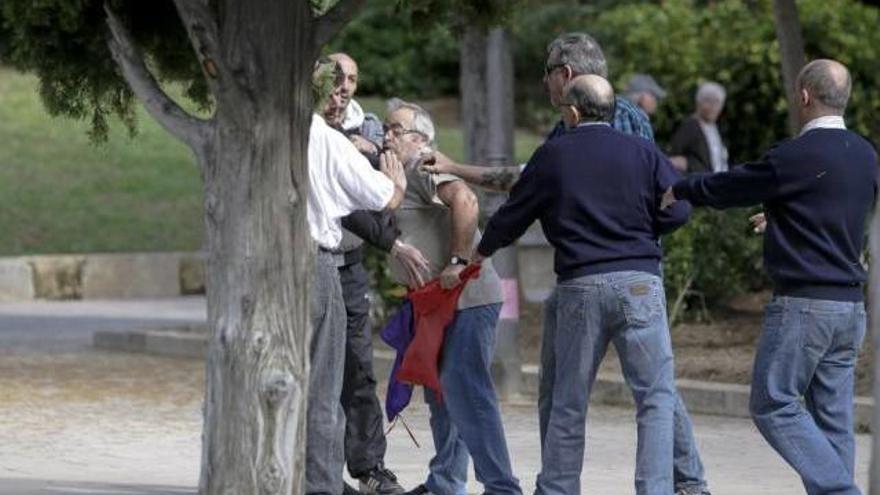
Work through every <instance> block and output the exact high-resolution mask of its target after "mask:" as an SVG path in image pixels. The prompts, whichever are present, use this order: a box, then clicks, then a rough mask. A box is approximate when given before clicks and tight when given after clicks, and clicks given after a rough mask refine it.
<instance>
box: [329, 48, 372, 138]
mask: <svg viewBox="0 0 880 495" xmlns="http://www.w3.org/2000/svg"><path fill="white" fill-rule="evenodd" d="M328 58H329V59H330V60H333V61H334V62H336V63H338V64H339V66H340V67H341V68H342V72H343V74H345V79H344V80H343V81H342V86H341V87H340V88H339V97H340V104H341V107H342V110H343V115H342V124H341V127H342V130H343V132H344V133H345V135H347V136H348V138H349V139H351V142H352V143H354V146H355V147H356V148H357V149H358V151H360V152H361V153H364V154H367V155H377V154H378V153H379V151H381V150H382V144H383V140H384V136H385V132H384V131H383V130H382V121H381V120H380V119H379V117H377V116H376V115H374V114H372V113H365V112H364V109H363V108H361V106H360V104H358V102H357V101H355V100H354V93H355V92H356V91H357V86H358V66H357V62H355V61H354V59H353V58H351V57H350V56H348V55H347V54H345V53H342V52H339V53H333V54H331V55H330V56H329V57H328Z"/></svg>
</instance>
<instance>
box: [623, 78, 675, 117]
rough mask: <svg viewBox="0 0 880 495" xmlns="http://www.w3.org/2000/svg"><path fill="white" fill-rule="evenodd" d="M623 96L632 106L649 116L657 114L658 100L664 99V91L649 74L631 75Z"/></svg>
mask: <svg viewBox="0 0 880 495" xmlns="http://www.w3.org/2000/svg"><path fill="white" fill-rule="evenodd" d="M625 96H626V99H627V100H629V101H631V102H632V104H633V105H636V106H637V107H639V108H640V109H641V110H642V111H643V112H645V114H646V115H648V116H651V115H654V113H655V112H657V105H658V104H659V103H660V100H662V99H663V98H666V90H664V89H663V88H662V87H660V85H659V84H657V81H655V80H654V78H653V77H651V75H650V74H633V76H632V77H631V78H630V79H629V84H627V86H626V92H625Z"/></svg>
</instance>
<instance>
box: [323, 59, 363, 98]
mask: <svg viewBox="0 0 880 495" xmlns="http://www.w3.org/2000/svg"><path fill="white" fill-rule="evenodd" d="M327 58H329V59H330V60H332V61H334V62H336V63H337V64H339V67H340V68H341V69H342V73H343V77H344V79H343V81H342V86H341V87H340V89H339V95H340V98H341V102H342V105H343V108H345V107H348V104H349V102H351V99H352V98H353V97H354V93H355V91H357V86H358V66H357V62H355V61H354V59H353V58H351V57H350V56H349V55H348V54H347V53H343V52H336V53H331V54H330V55H328V56H327Z"/></svg>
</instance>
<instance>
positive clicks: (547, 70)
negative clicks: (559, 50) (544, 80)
mask: <svg viewBox="0 0 880 495" xmlns="http://www.w3.org/2000/svg"><path fill="white" fill-rule="evenodd" d="M566 65H568V64H547V65H545V66H544V77H547V76H549V75H550V74H552V73H553V71H554V70H556V69H558V68H560V67H565V66H566Z"/></svg>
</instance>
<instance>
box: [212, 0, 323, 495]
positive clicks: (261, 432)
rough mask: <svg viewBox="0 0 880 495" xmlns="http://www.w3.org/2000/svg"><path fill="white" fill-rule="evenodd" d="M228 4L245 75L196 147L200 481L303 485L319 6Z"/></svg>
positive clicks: (275, 489) (227, 490) (254, 490)
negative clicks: (202, 266)
mask: <svg viewBox="0 0 880 495" xmlns="http://www.w3.org/2000/svg"><path fill="white" fill-rule="evenodd" d="M255 4H257V5H255ZM260 4H261V5H260ZM222 12H223V18H222V20H221V22H220V26H221V29H222V36H221V40H222V42H221V47H220V50H221V57H222V60H223V61H224V62H225V63H226V64H228V65H229V67H230V69H231V70H230V72H231V73H235V74H236V80H235V81H225V83H226V84H229V83H231V84H235V85H236V86H237V87H238V88H237V90H236V91H235V92H234V93H235V94H236V95H237V96H236V97H235V98H233V99H230V100H229V101H222V100H221V101H220V102H218V107H217V114H216V119H215V120H216V125H215V127H214V133H213V134H212V136H211V138H210V144H209V146H208V147H207V148H206V151H205V153H204V154H203V155H202V156H201V157H200V160H201V161H202V162H203V163H202V164H203V170H204V174H203V175H204V197H205V230H206V246H207V259H208V269H207V276H208V280H207V282H208V283H207V299H208V327H209V329H210V341H209V345H208V361H207V371H206V373H207V378H206V392H205V404H204V430H203V435H202V438H203V451H202V471H201V481H200V493H201V494H203V495H215V494H216V495H219V494H225V495H232V494H261V495H262V494H285V495H286V494H290V493H302V492H303V491H304V487H305V473H304V467H305V437H306V406H307V404H306V398H307V396H308V376H309V373H308V368H309V360H308V357H309V345H308V332H309V327H310V322H309V313H310V311H309V308H310V305H309V294H308V290H307V288H308V287H309V286H310V285H311V284H310V283H309V278H310V276H311V271H312V267H311V260H312V251H313V242H312V240H311V237H310V235H309V229H308V225H307V223H306V198H307V197H308V176H307V166H306V161H307V144H308V131H309V125H310V122H311V94H310V89H311V73H312V64H313V61H314V60H315V57H316V55H317V50H316V49H315V48H314V46H313V43H312V41H311V31H310V25H311V23H312V18H311V11H310V8H309V3H308V2H287V1H273V0H257V1H254V2H247V3H245V2H237V1H234V0H230V1H227V2H225V5H224V8H223V10H222ZM319 365H320V364H319Z"/></svg>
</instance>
